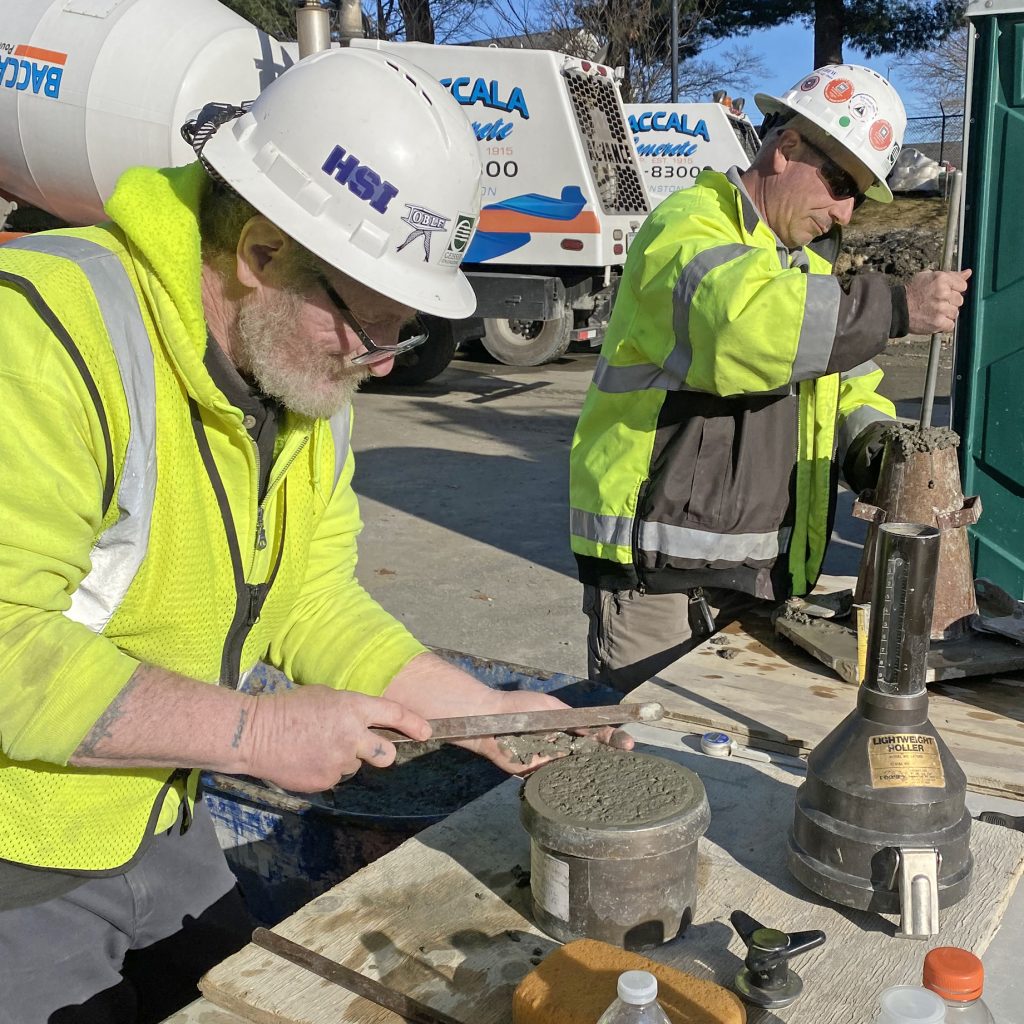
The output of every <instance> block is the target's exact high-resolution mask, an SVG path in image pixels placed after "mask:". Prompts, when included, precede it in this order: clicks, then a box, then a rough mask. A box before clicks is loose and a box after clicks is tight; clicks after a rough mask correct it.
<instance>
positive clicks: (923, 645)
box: [864, 523, 941, 696]
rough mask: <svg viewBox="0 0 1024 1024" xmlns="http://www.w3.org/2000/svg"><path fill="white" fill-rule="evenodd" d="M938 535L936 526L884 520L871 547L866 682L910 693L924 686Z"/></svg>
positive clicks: (893, 691)
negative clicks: (872, 577) (872, 570)
mask: <svg viewBox="0 0 1024 1024" xmlns="http://www.w3.org/2000/svg"><path fill="white" fill-rule="evenodd" d="M940 537H941V534H940V533H939V531H938V530H937V529H936V528H935V527H934V526H920V525H918V524H916V523H883V524H882V525H881V526H879V528H878V539H877V541H876V547H875V586H874V592H873V594H872V600H871V625H870V627H869V630H868V656H867V674H866V676H865V678H864V685H865V686H866V687H867V688H868V689H871V690H875V691H876V692H879V693H884V694H900V695H902V696H910V695H912V694H916V693H922V692H923V691H924V689H925V674H926V672H927V670H928V646H929V634H930V633H931V623H932V607H933V605H934V603H935V579H936V575H937V572H938V564H939V542H940Z"/></svg>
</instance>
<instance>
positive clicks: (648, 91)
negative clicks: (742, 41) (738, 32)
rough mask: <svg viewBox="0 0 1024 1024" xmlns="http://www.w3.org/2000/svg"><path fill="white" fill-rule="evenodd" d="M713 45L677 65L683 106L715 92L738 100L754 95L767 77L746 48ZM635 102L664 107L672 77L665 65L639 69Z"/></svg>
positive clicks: (753, 53) (761, 61)
mask: <svg viewBox="0 0 1024 1024" xmlns="http://www.w3.org/2000/svg"><path fill="white" fill-rule="evenodd" d="M720 45H721V44H719V43H713V44H712V45H711V46H708V47H707V48H706V49H704V50H702V51H701V52H700V53H699V54H698V55H697V56H696V57H691V58H690V59H688V60H686V61H683V62H682V63H681V64H680V65H679V78H678V80H677V87H678V92H679V99H680V100H681V101H683V102H690V103H700V102H707V101H708V100H710V99H711V94H712V93H713V92H715V91H716V90H717V89H724V90H725V91H726V92H727V93H728V94H729V95H730V96H731V97H733V98H734V99H735V98H738V97H740V96H742V95H743V94H745V93H750V92H753V91H754V89H755V88H756V87H757V86H758V85H760V83H761V82H763V81H764V79H765V77H766V76H767V74H768V69H767V67H766V66H765V63H764V59H763V58H762V57H761V56H760V54H758V53H757V52H756V51H754V50H753V49H752V48H751V47H749V46H742V45H739V44H733V45H731V46H727V47H725V48H724V49H721V50H719V46H720ZM637 78H638V81H637V88H636V93H637V99H638V101H639V102H640V103H665V102H667V101H668V99H669V97H670V96H671V87H672V82H671V78H672V74H671V71H670V69H669V66H668V64H667V63H663V62H655V63H653V64H650V65H648V66H647V67H646V68H643V69H639V73H638V76H637Z"/></svg>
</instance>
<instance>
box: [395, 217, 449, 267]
mask: <svg viewBox="0 0 1024 1024" xmlns="http://www.w3.org/2000/svg"><path fill="white" fill-rule="evenodd" d="M405 208H406V210H407V211H408V212H407V213H406V215H405V216H404V217H403V218H402V220H403V221H404V222H405V223H406V224H408V225H409V227H411V228H412V231H410V232H409V236H408V237H407V238H406V240H405V241H404V242H402V243H401V245H399V246H396V248H395V252H401V251H402V250H403V249H404V248H405V247H406V246H407V245H409V244H411V243H412V242H415V241H416V239H417V238H419V239H422V241H423V262H424V263H429V262H430V239H431V236H432V235H434V234H435V233H436V232H438V231H445V230H446V229H447V228H448V221H450V220H451V217H443V216H442V215H441V214H439V213H434V211H433V210H428V209H427V208H426V207H425V206H414V205H413V204H412V203H406V204H405Z"/></svg>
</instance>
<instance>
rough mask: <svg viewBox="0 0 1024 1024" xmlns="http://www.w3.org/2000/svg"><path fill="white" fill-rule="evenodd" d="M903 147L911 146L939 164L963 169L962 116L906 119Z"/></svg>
mask: <svg viewBox="0 0 1024 1024" xmlns="http://www.w3.org/2000/svg"><path fill="white" fill-rule="evenodd" d="M903 146H904V148H906V147H907V146H913V148H914V149H917V150H920V152H922V153H924V155H925V156H927V157H931V159H932V160H937V161H938V162H939V163H940V164H941V163H946V162H947V161H948V162H949V163H951V164H952V165H953V166H954V167H963V157H964V115H963V114H962V113H956V114H935V115H933V116H932V117H908V118H907V134H906V135H905V136H904V138H903Z"/></svg>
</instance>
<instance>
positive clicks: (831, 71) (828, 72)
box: [814, 64, 839, 78]
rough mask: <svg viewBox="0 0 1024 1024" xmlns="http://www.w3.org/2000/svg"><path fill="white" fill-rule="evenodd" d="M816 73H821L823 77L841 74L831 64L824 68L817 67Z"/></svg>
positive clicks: (833, 76)
mask: <svg viewBox="0 0 1024 1024" xmlns="http://www.w3.org/2000/svg"><path fill="white" fill-rule="evenodd" d="M814 73H815V74H816V75H821V77H822V78H835V77H837V76H838V74H839V72H838V71H836V69H835V67H834V66H833V65H831V64H828V65H826V66H825V67H823V68H817V69H816V70H815V72H814Z"/></svg>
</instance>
